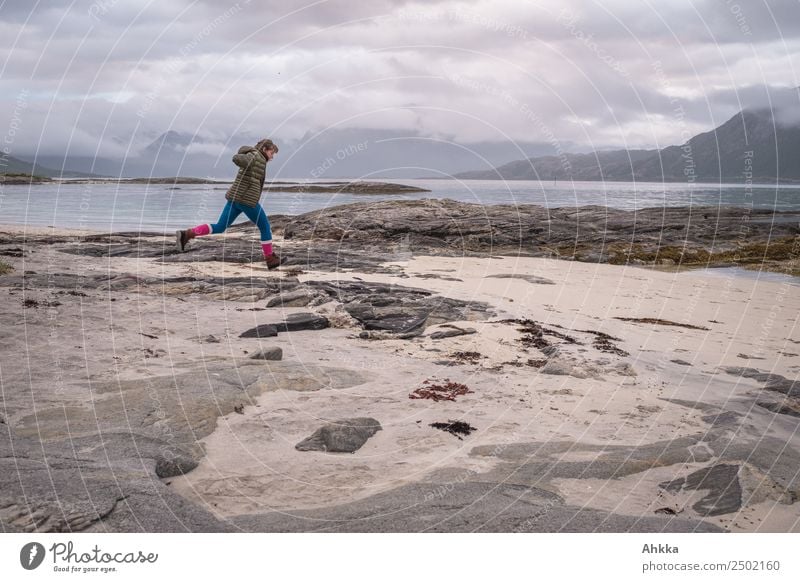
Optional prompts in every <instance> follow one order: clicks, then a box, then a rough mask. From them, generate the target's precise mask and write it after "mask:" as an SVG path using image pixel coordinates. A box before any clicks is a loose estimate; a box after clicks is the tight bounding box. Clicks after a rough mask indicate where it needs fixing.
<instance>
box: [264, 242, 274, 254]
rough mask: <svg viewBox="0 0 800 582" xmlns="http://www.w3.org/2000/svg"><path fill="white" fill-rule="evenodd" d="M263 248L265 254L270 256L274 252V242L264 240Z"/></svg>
mask: <svg viewBox="0 0 800 582" xmlns="http://www.w3.org/2000/svg"><path fill="white" fill-rule="evenodd" d="M261 250H262V251H264V256H265V257H268V256H270V255H271V254H272V242H262V243H261Z"/></svg>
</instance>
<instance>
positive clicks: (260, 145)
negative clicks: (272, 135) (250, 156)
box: [256, 139, 278, 154]
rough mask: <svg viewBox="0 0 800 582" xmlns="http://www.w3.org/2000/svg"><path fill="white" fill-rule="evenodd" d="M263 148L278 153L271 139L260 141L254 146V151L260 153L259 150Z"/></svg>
mask: <svg viewBox="0 0 800 582" xmlns="http://www.w3.org/2000/svg"><path fill="white" fill-rule="evenodd" d="M265 147H266V148H269V149H272V150H275V153H276V154H277V153H278V146H277V145H275V142H273V141H272V140H271V139H262V140H261V141H259V142H258V143H257V144H256V149H257V150H259V151H261V149H262V148H265Z"/></svg>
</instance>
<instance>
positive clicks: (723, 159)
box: [0, 109, 800, 183]
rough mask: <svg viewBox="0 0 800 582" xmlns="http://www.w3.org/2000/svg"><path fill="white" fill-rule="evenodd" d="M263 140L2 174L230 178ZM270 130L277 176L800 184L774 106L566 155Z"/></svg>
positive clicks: (796, 147)
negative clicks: (237, 157)
mask: <svg viewBox="0 0 800 582" xmlns="http://www.w3.org/2000/svg"><path fill="white" fill-rule="evenodd" d="M260 137H263V136H256V135H247V134H240V135H236V136H233V137H231V138H229V139H226V140H225V141H224V142H221V141H219V140H215V139H211V138H208V137H203V136H200V135H196V134H195V135H192V134H189V133H185V132H178V131H174V130H170V131H167V132H165V133H162V134H161V135H159V136H158V137H157V138H156V139H154V140H152V141H151V142H150V143H149V144H148V145H146V146H145V147H143V148H141V149H140V150H138V151H135V152H133V153H132V154H130V155H128V156H126V157H124V158H123V157H120V158H113V157H91V156H76V155H70V154H65V155H57V156H54V155H45V156H41V155H40V156H37V157H36V158H35V159H36V162H35V163H31V162H26V161H24V160H22V159H17V158H12V157H10V156H6V157H7V159H8V164H7V166H6V167H4V168H1V169H0V171H4V172H25V173H34V174H38V175H42V176H47V177H58V176H63V177H87V176H96V175H101V176H111V177H165V176H194V177H200V178H212V179H221V180H225V179H228V180H230V179H232V178H233V177H234V175H235V171H236V168H235V167H234V166H233V164H232V163H231V159H230V158H231V156H232V155H233V153H235V151H236V150H237V149H238V148H239V146H241V145H245V144H254V143H255V142H256V141H258V139H259V138H260ZM273 137H274V138H275V139H276V141H277V143H278V144H279V145H280V153H279V155H278V156H276V158H275V159H274V160H273V161H272V163H271V164H270V169H269V176H270V178H271V179H276V178H277V179H282V178H293V179H297V178H300V179H303V178H324V179H340V178H389V179H403V178H448V177H452V176H455V177H456V178H460V179H479V180H554V179H557V180H576V181H579V180H589V181H590V180H607V181H634V180H635V181H645V182H676V181H681V182H692V181H696V182H720V181H722V182H742V181H745V180H752V181H753V182H768V183H772V182H795V181H800V163H798V160H800V123H798V122H794V123H791V122H788V121H787V120H786V119H785V116H776V115H775V114H774V112H773V111H772V110H771V109H746V110H743V111H741V112H739V113H737V114H736V115H734V116H733V117H732V118H731V119H729V120H728V121H726V122H725V123H723V124H722V125H720V126H719V127H717V128H715V129H713V130H712V131H709V132H706V133H701V134H699V135H696V136H694V137H693V138H691V139H690V140H688V141H687V142H686V143H684V144H682V145H679V146H678V145H674V146H669V147H666V148H663V149H660V150H659V149H652V150H626V149H620V150H599V151H594V152H584V153H575V152H576V150H578V147H577V146H576V145H575V144H562V148H563V149H567V150H572V151H571V152H570V153H563V152H562V151H561V150H559V151H558V152H557V151H556V150H555V148H554V146H552V145H551V144H546V143H538V142H525V143H514V142H479V143H471V144H461V143H456V142H454V141H453V140H452V139H446V138H441V139H436V138H431V137H426V136H423V135H421V134H419V133H418V132H414V131H411V132H408V131H400V130H380V129H358V128H349V129H333V130H328V131H325V132H320V133H311V132H309V133H307V134H306V135H304V136H303V137H301V138H300V139H296V140H287V141H281V140H280V139H279V138H278V136H273ZM520 158H522V159H520ZM511 160H515V161H511ZM58 168H64V170H63V171H62V170H61V169H58ZM475 168H483V169H480V170H476V169H475Z"/></svg>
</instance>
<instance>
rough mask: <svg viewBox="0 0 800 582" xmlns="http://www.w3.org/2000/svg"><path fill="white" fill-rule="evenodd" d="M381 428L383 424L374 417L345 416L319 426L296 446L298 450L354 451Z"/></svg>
mask: <svg viewBox="0 0 800 582" xmlns="http://www.w3.org/2000/svg"><path fill="white" fill-rule="evenodd" d="M379 430H381V425H380V423H379V422H378V421H377V420H375V419H374V418H344V419H342V420H337V421H335V422H332V423H330V424H326V425H325V426H323V427H320V428H318V429H317V430H316V431H315V432H314V434H312V435H311V436H310V437H308V438H306V439H304V440H302V441H301V442H299V443H297V444H296V445H295V447H294V448H296V449H297V450H298V451H326V452H329V453H354V452H356V451H357V450H358V449H360V448H361V447H362V446H363V445H364V443H365V442H367V440H368V439H369V438H370V437H371V436H373V435H374V434H375V433H376V432H378V431H379Z"/></svg>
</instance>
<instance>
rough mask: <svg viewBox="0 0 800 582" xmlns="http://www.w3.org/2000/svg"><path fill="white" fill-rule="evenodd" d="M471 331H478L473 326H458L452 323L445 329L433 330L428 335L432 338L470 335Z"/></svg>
mask: <svg viewBox="0 0 800 582" xmlns="http://www.w3.org/2000/svg"><path fill="white" fill-rule="evenodd" d="M473 333H478V331H477V330H476V329H475V328H474V327H466V328H460V327H456V326H454V325H452V326H448V327H447V329H440V330H437V331H434V332H433V333H432V334H430V335H429V336H428V337H429V338H431V339H434V340H438V339H445V338H448V337H458V336H461V335H471V334H473Z"/></svg>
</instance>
